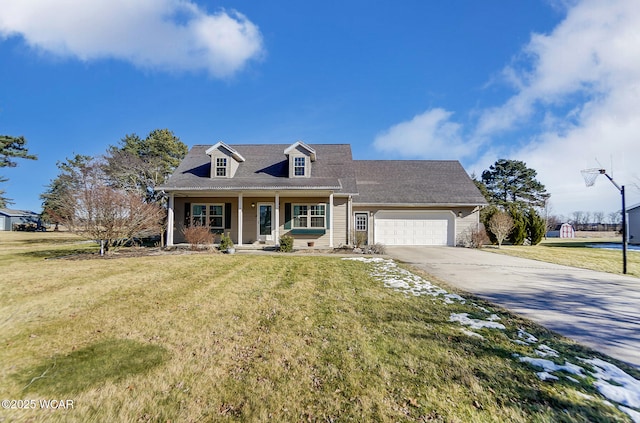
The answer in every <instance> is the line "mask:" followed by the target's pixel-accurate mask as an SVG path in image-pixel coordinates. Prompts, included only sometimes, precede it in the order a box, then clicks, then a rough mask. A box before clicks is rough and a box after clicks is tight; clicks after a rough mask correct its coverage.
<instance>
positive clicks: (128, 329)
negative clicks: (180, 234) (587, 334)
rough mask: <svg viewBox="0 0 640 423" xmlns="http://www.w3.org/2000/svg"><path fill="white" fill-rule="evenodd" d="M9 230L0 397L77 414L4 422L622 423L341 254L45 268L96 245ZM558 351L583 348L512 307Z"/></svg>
mask: <svg viewBox="0 0 640 423" xmlns="http://www.w3.org/2000/svg"><path fill="white" fill-rule="evenodd" d="M74 242H75V239H74V238H73V237H69V236H67V235H61V234H17V235H16V234H2V233H0V275H1V276H0V280H1V283H2V287H3V296H2V298H1V299H0V328H1V329H2V332H1V333H2V336H1V338H0V342H1V343H2V349H0V372H1V373H0V374H1V376H0V377H1V379H0V398H2V399H5V398H6V399H36V400H37V399H61V400H62V399H71V400H73V401H74V408H73V409H67V410H56V411H45V410H40V409H31V410H0V413H2V414H1V415H0V421H3V418H4V419H7V420H8V421H13V420H15V421H33V422H40V421H78V422H89V421H96V422H97V421H100V422H102V421H121V422H141V421H163V422H164V421H172V422H177V421H180V422H196V421H198V422H200V421H265V420H271V421H277V422H283V421H295V422H298V421H389V422H391V421H418V422H424V421H441V422H445V421H446V422H498V421H505V422H530V421H538V422H555V421H566V422H574V421H575V422H582V421H602V422H604V421H626V420H625V418H626V417H625V416H624V415H623V414H621V413H620V412H619V411H617V410H616V409H615V408H613V407H608V406H606V405H604V404H603V403H602V401H591V400H587V399H585V398H584V397H581V396H579V394H578V393H577V391H576V390H575V387H572V386H568V385H565V384H549V383H545V382H542V381H540V380H538V379H537V378H536V377H535V375H534V374H533V372H532V371H531V370H530V369H529V368H527V367H526V366H525V365H523V364H521V363H518V362H516V361H515V360H513V359H512V354H513V353H514V352H521V353H522V348H523V347H522V346H519V345H516V344H514V343H513V342H511V341H510V340H509V339H508V338H507V337H506V336H505V334H504V333H493V332H487V333H485V334H484V335H485V337H486V340H485V341H483V340H479V339H477V338H472V337H468V336H466V335H464V334H463V333H462V332H461V331H460V328H459V327H458V326H457V325H456V324H453V323H451V322H449V315H450V313H451V312H469V311H470V310H471V309H470V308H468V306H464V305H445V304H443V303H442V302H437V301H434V300H433V299H432V298H431V297H412V296H411V297H409V296H405V295H403V294H401V293H398V292H396V291H393V290H390V289H388V288H384V287H383V286H382V284H381V283H380V282H379V281H377V280H375V279H374V278H372V277H371V276H370V275H369V272H368V267H367V265H365V264H363V263H358V262H348V261H341V260H339V259H338V258H333V257H317V256H313V257H299V256H291V255H278V256H243V255H220V254H218V255H206V254H184V255H167V256H154V257H135V258H122V259H100V258H97V259H94V260H65V259H58V260H44V257H47V256H62V255H66V254H68V253H69V252H75V251H78V250H82V249H85V250H86V249H95V248H96V246H95V245H90V244H75V243H74ZM503 322H504V323H505V324H510V325H511V326H512V327H516V326H518V327H525V328H527V329H528V330H529V331H530V332H532V333H535V334H536V335H537V336H539V337H540V338H541V339H549V340H550V342H551V345H554V346H555V347H556V348H558V349H562V348H565V349H568V350H572V351H575V350H580V347H578V346H576V345H574V344H570V343H567V342H566V341H564V340H561V339H559V338H557V337H554V336H553V335H552V334H550V333H549V332H547V331H545V330H544V329H542V328H539V327H535V326H533V325H531V324H529V323H527V322H524V321H521V320H517V319H516V318H515V317H513V316H509V315H507V314H506V313H505V314H503Z"/></svg>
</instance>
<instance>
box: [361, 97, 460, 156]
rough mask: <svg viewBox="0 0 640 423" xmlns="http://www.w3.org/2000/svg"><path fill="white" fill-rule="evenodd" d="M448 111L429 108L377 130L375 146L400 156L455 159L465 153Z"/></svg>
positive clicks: (455, 124) (458, 126) (456, 127)
mask: <svg viewBox="0 0 640 423" xmlns="http://www.w3.org/2000/svg"><path fill="white" fill-rule="evenodd" d="M452 114H453V113H452V112H448V111H446V110H443V109H431V110H427V111H425V112H424V113H421V114H419V115H416V116H414V117H413V119H411V120H409V121H406V122H401V123H398V124H396V125H394V126H392V127H391V128H389V129H388V130H386V131H384V132H382V133H380V134H378V135H377V136H376V139H375V141H374V146H375V148H376V149H377V150H379V151H382V152H385V153H391V154H393V155H398V156H401V157H420V158H429V159H455V158H458V157H461V156H464V155H465V154H467V153H468V149H467V147H465V143H464V142H463V139H462V137H461V134H460V129H461V127H460V125H459V124H457V123H455V122H452V121H451V119H450V118H451V115H452Z"/></svg>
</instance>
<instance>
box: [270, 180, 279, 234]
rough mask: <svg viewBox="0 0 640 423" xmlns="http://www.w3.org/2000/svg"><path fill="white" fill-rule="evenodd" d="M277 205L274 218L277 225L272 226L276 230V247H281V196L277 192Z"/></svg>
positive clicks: (272, 224)
mask: <svg viewBox="0 0 640 423" xmlns="http://www.w3.org/2000/svg"><path fill="white" fill-rule="evenodd" d="M275 203H276V204H275V206H276V208H275V216H273V218H274V219H273V220H274V221H275V225H274V223H273V222H272V223H271V226H273V228H274V229H275V232H274V235H273V236H274V238H275V241H276V245H277V246H279V245H280V194H278V193H277V192H276V198H275Z"/></svg>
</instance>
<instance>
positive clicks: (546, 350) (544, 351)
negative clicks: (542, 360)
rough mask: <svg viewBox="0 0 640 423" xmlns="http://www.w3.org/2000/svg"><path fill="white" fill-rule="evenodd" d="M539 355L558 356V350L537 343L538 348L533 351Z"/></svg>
mask: <svg viewBox="0 0 640 423" xmlns="http://www.w3.org/2000/svg"><path fill="white" fill-rule="evenodd" d="M534 352H535V353H536V354H538V355H539V356H540V357H560V354H559V353H558V351H556V350H554V349H553V348H551V347H547V346H546V345H544V344H540V345H538V348H536V350H535V351H534Z"/></svg>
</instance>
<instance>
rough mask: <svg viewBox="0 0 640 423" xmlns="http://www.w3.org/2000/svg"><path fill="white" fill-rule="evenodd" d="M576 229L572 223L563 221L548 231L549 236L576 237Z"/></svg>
mask: <svg viewBox="0 0 640 423" xmlns="http://www.w3.org/2000/svg"><path fill="white" fill-rule="evenodd" d="M575 237H576V231H575V230H574V229H573V226H572V225H571V224H570V223H563V224H561V225H558V226H556V227H555V229H554V230H552V231H549V232H547V238H575Z"/></svg>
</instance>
